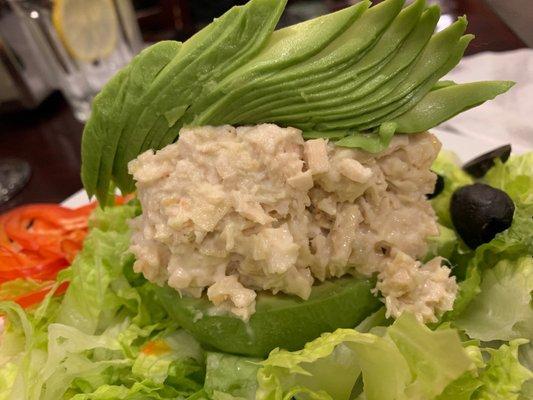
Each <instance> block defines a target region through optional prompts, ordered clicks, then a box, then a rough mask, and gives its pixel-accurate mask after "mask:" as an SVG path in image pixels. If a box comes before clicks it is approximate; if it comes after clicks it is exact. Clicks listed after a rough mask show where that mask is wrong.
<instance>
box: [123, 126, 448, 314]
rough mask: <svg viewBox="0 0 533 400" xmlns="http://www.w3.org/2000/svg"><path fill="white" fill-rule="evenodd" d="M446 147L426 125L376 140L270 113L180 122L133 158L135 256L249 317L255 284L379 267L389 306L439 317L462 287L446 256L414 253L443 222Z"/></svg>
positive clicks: (152, 272) (153, 272) (140, 268)
mask: <svg viewBox="0 0 533 400" xmlns="http://www.w3.org/2000/svg"><path fill="white" fill-rule="evenodd" d="M439 150H440V143H439V141H438V140H437V139H436V138H435V137H434V136H432V135H431V134H429V133H420V134H415V135H397V136H395V137H394V138H393V139H392V142H391V144H390V146H389V147H388V148H387V150H385V151H383V152H381V153H377V154H372V153H368V152H365V151H363V150H358V149H347V148H342V147H338V146H335V145H334V144H332V143H328V142H327V140H324V139H314V140H309V141H304V140H303V138H302V134H301V131H300V130H298V129H295V128H281V127H278V126H276V125H273V124H262V125H256V126H245V127H238V128H234V127H232V126H228V125H226V126H219V127H212V126H204V127H197V128H183V129H182V130H181V132H180V139H179V140H178V141H177V142H176V143H174V144H171V145H168V146H166V147H165V148H163V149H162V150H159V151H157V152H154V151H152V150H149V151H147V152H145V153H143V154H141V155H140V156H139V157H138V158H136V159H135V160H133V161H131V162H130V164H129V170H130V173H131V174H132V175H133V177H134V179H135V181H136V186H137V194H138V198H139V200H140V202H141V205H142V209H143V213H142V214H141V215H140V216H138V217H137V218H135V219H134V220H133V221H132V222H131V227H132V239H131V246H130V250H131V252H132V253H133V254H134V255H135V257H136V261H135V265H134V269H135V270H136V271H137V272H142V273H143V274H144V276H145V277H146V278H147V279H149V280H150V281H152V282H156V283H158V284H160V285H162V284H165V283H166V284H168V285H169V286H170V287H172V288H174V289H175V290H177V291H179V292H180V293H182V294H184V295H187V296H193V297H200V296H201V295H202V294H203V293H204V291H206V293H207V297H208V298H209V300H210V301H211V302H212V303H213V304H214V305H215V306H216V307H217V308H218V309H220V310H225V311H229V312H231V313H233V314H235V315H237V316H239V317H240V318H242V319H245V320H246V319H248V318H249V317H250V316H251V315H252V314H253V313H254V311H255V298H256V292H257V291H261V290H267V291H271V292H272V293H274V294H275V293H278V292H283V293H287V294H291V295H296V296H299V297H301V298H303V299H306V298H308V297H309V294H310V292H311V288H312V286H313V284H314V283H316V282H320V281H324V280H326V279H330V278H335V277H341V276H344V275H347V274H351V275H354V276H365V277H368V276H372V275H377V279H378V281H377V285H376V291H379V292H380V293H381V295H382V296H383V297H384V302H385V304H386V306H387V312H388V315H392V316H395V317H396V316H399V315H400V314H401V313H402V312H403V311H406V310H407V311H410V312H412V313H413V314H414V315H415V316H416V317H417V318H418V319H419V320H420V321H424V322H430V321H436V320H437V316H438V315H441V314H442V313H443V312H445V311H447V310H451V309H452V306H453V301H454V299H455V296H456V293H457V285H456V282H455V278H454V277H451V276H450V270H449V268H447V267H446V266H443V265H441V264H442V260H441V259H440V258H435V259H433V260H431V261H429V262H428V263H427V264H426V265H422V264H421V262H420V261H418V260H420V259H422V258H424V256H425V255H426V253H427V250H428V249H427V243H426V240H427V238H428V237H430V236H436V235H438V234H439V229H438V225H437V223H436V217H435V213H434V211H433V209H432V208H431V205H430V204H429V202H428V201H427V200H426V196H425V195H426V194H427V193H430V192H432V190H433V187H434V184H435V180H436V176H435V174H433V173H432V172H431V171H430V167H431V164H432V162H433V161H434V159H435V158H436V156H437V154H438V152H439Z"/></svg>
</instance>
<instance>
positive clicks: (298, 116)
mask: <svg viewBox="0 0 533 400" xmlns="http://www.w3.org/2000/svg"><path fill="white" fill-rule="evenodd" d="M438 19H439V11H438V8H437V7H431V8H429V9H428V10H426V11H425V12H424V14H423V16H422V17H421V19H420V21H419V23H418V25H417V26H416V27H415V29H414V30H413V31H412V32H411V33H410V34H409V36H408V37H407V40H406V41H405V42H404V43H402V46H401V47H400V49H399V51H398V52H397V53H396V54H395V55H394V57H393V59H392V60H391V61H390V62H389V63H387V65H386V66H385V67H384V68H383V70H381V71H379V73H378V74H376V75H375V76H372V77H371V78H372V79H369V80H367V79H365V78H366V76H363V77H357V75H355V79H353V82H350V83H348V84H346V85H343V86H341V87H338V88H333V89H331V90H327V91H325V92H323V93H320V94H317V95H311V94H309V95H307V94H306V93H305V92H303V93H304V96H305V100H306V102H305V103H300V104H297V105H293V106H290V107H286V108H282V109H279V110H278V109H271V110H270V115H267V116H261V115H257V114H259V113H257V114H256V116H255V117H256V118H260V119H265V120H269V119H272V120H276V121H279V122H280V123H283V124H290V123H293V122H294V121H296V123H298V122H299V121H305V120H306V119H307V118H309V116H310V115H312V116H313V117H315V118H318V117H319V116H320V115H321V114H326V118H327V114H328V112H333V111H332V110H331V108H332V107H339V106H344V105H345V104H350V103H349V102H350V101H352V102H353V101H354V100H357V99H364V101H367V99H369V98H372V97H374V98H382V96H383V95H384V94H388V93H389V92H390V91H391V90H393V88H394V87H395V86H396V85H397V84H399V83H400V82H402V81H403V80H404V79H405V78H406V77H407V76H408V74H409V71H408V70H407V69H408V68H409V67H411V68H412V65H413V63H414V62H415V60H417V57H418V55H419V53H420V52H421V51H422V50H423V49H424V47H425V46H426V43H427V41H428V40H429V39H430V38H431V35H432V33H433V30H434V28H435V26H436V24H437V21H438ZM361 78H362V79H361ZM346 92H348V94H346ZM328 107H329V108H328ZM298 127H300V126H298Z"/></svg>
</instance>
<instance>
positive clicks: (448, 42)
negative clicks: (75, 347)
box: [82, 0, 513, 204]
mask: <svg viewBox="0 0 533 400" xmlns="http://www.w3.org/2000/svg"><path fill="white" fill-rule="evenodd" d="M404 1H405V0H385V1H383V2H381V3H380V4H378V5H376V6H373V7H370V2H369V1H367V0H364V1H361V2H360V3H358V4H356V5H354V6H351V7H348V8H346V9H343V10H341V11H338V12H335V13H332V14H328V15H324V16H321V17H318V18H315V19H312V20H309V21H306V22H303V23H300V24H297V25H293V26H289V27H287V28H283V29H279V30H274V29H275V26H276V24H277V23H278V20H279V18H280V16H281V13H282V12H283V9H284V7H285V4H286V0H251V1H249V2H248V3H247V4H246V5H244V6H240V7H234V8H232V9H231V10H229V11H228V12H227V13H225V14H224V15H223V16H222V17H220V18H218V19H215V20H214V21H213V22H212V23H211V24H210V25H208V26H207V27H205V28H204V29H203V30H201V31H200V32H198V33H197V34H196V35H194V36H193V37H191V38H190V39H189V40H187V41H186V42H184V43H179V42H174V41H164V42H160V43H157V44H155V45H153V46H151V47H149V48H147V49H145V50H144V51H142V52H141V53H140V54H139V55H137V56H136V57H135V58H134V59H133V60H132V62H131V63H130V64H129V65H128V66H126V67H125V68H124V69H122V70H121V71H119V72H118V73H117V74H116V75H115V76H114V77H113V78H112V79H111V80H110V81H109V83H108V84H107V85H106V86H105V87H104V88H103V89H102V91H101V92H100V94H98V96H96V98H95V99H94V102H93V110H92V115H91V118H90V119H89V121H88V122H87V124H86V126H85V130H84V132H83V140H82V180H83V184H84V186H85V189H86V190H87V192H88V193H89V195H91V196H93V195H96V197H97V198H98V200H99V201H100V203H101V204H106V203H107V197H108V195H109V188H110V186H111V185H112V184H115V185H117V186H118V187H119V188H120V189H121V190H122V192H123V193H129V192H132V191H133V190H134V183H133V180H132V177H131V175H129V173H128V168H127V165H128V162H129V161H131V160H132V159H134V158H135V157H137V156H138V155H139V154H141V153H142V152H144V151H146V150H149V149H154V150H157V149H160V148H162V147H164V146H166V145H168V144H170V143H173V142H174V141H176V140H177V138H178V135H179V131H180V129H181V128H182V127H183V126H199V125H223V124H231V125H248V124H257V123H262V122H270V123H276V124H278V125H281V126H293V127H296V128H299V129H301V130H302V131H303V135H304V138H306V139H310V138H319V137H323V138H327V139H329V140H332V141H335V142H336V144H337V145H338V146H344V147H357V148H362V149H365V150H367V151H370V152H379V151H382V150H384V149H385V148H386V147H387V146H388V144H389V142H390V140H391V138H392V136H393V135H394V134H401V133H414V132H421V131H425V130H427V129H430V128H432V127H434V126H436V125H438V124H439V123H441V122H443V121H445V120H447V119H449V118H451V117H453V116H455V115H456V114H458V113H460V112H462V111H464V110H467V109H469V108H472V107H475V106H477V105H480V104H482V103H483V102H485V101H487V100H490V99H493V98H494V97H496V96H497V95H499V94H501V93H504V92H505V91H507V90H508V89H509V88H510V87H511V86H512V85H513V83H512V82H505V81H498V82H493V81H491V82H475V83H467V84H456V83H454V82H449V81H440V79H441V78H442V77H443V76H444V75H446V74H447V73H448V72H449V71H450V70H451V69H453V68H454V67H455V66H456V65H457V63H458V62H459V60H460V59H461V57H462V55H463V53H464V51H465V49H466V47H467V45H468V43H469V42H470V41H471V40H472V38H473V37H472V36H471V35H464V32H465V29H466V25H467V21H466V18H464V17H462V18H459V19H458V20H457V21H456V22H455V23H454V24H452V25H450V26H449V27H448V28H446V29H444V30H443V31H441V32H438V33H435V34H434V31H435V27H436V25H437V22H438V19H439V15H440V11H439V9H438V7H436V6H430V7H427V5H426V3H425V0H416V1H415V2H413V3H412V4H411V5H409V6H408V7H405V8H403V5H404ZM402 8H403V9H402Z"/></svg>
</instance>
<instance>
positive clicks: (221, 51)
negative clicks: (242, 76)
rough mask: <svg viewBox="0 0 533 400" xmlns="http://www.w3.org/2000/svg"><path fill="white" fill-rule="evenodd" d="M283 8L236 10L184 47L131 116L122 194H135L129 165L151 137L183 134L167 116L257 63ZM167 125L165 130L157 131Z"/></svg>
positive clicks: (272, 4) (121, 168)
mask: <svg viewBox="0 0 533 400" xmlns="http://www.w3.org/2000/svg"><path fill="white" fill-rule="evenodd" d="M284 5H285V1H278V0H254V1H251V2H249V3H247V4H246V5H245V6H241V7H234V8H232V9H231V10H229V11H228V12H227V13H226V14H224V15H223V16H222V17H220V18H219V19H217V20H215V21H214V22H213V23H212V24H210V25H208V26H207V27H206V28H205V29H204V30H202V31H200V32H199V33H198V34H196V35H195V36H193V37H192V38H191V39H190V40H188V41H187V42H185V43H184V44H183V46H182V48H181V50H180V52H179V55H178V56H177V57H175V58H174V59H173V60H172V61H171V62H170V63H169V64H168V65H167V66H166V67H165V69H164V71H162V72H161V73H160V74H159V75H158V77H157V78H156V79H155V80H154V81H153V83H152V85H151V86H150V88H148V90H147V91H146V93H145V96H144V98H143V99H142V101H141V102H140V103H142V104H143V105H144V107H142V106H140V107H135V108H132V109H131V110H130V118H129V120H128V121H127V124H126V125H125V126H124V128H123V131H122V134H121V137H120V140H119V143H118V146H117V149H116V154H115V160H114V163H113V177H114V178H115V181H116V183H117V185H118V186H119V187H120V188H121V189H125V190H126V191H131V190H132V189H133V182H132V179H131V176H130V175H129V174H128V171H127V163H128V162H129V161H130V160H131V159H133V158H134V157H136V156H137V155H138V154H139V153H140V151H141V149H142V146H143V144H144V143H146V138H147V136H148V135H150V134H153V135H156V136H159V135H160V136H163V135H164V134H165V133H166V132H167V130H168V129H169V128H172V129H174V130H176V131H179V128H180V124H179V123H178V119H179V118H177V117H176V115H174V117H173V119H175V120H176V121H175V125H174V126H171V127H168V121H167V119H166V117H165V113H168V111H169V110H173V109H174V110H175V109H176V108H177V107H179V106H182V107H183V108H184V109H186V108H188V107H189V106H190V104H191V102H192V101H193V100H194V99H195V98H196V97H197V96H198V95H199V93H200V92H201V91H202V90H203V88H204V86H206V85H208V84H210V83H211V82H212V81H216V80H219V79H222V78H223V77H224V76H225V75H226V74H227V73H229V72H230V71H232V70H234V69H235V68H237V67H238V66H239V65H241V64H243V63H245V62H246V61H248V60H249V59H250V58H251V57H253V56H254V55H255V54H256V53H257V52H258V51H259V50H260V49H261V48H262V47H263V46H264V44H265V43H266V41H267V39H268V38H269V37H270V34H271V33H272V31H273V29H274V27H275V25H276V23H277V21H278V19H279V16H280V15H281V12H282V11H283V8H284ZM176 93H179V96H176ZM167 117H168V114H167ZM163 123H164V124H166V125H167V126H166V129H165V130H163V131H162V132H161V130H153V127H154V126H157V127H161V125H162V124H163ZM151 131H152V132H151ZM153 140H155V139H153ZM165 144H168V143H165Z"/></svg>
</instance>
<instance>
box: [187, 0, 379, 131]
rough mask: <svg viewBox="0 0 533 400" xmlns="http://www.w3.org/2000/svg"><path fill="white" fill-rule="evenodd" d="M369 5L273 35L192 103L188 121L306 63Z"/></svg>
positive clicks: (305, 23)
mask: <svg viewBox="0 0 533 400" xmlns="http://www.w3.org/2000/svg"><path fill="white" fill-rule="evenodd" d="M369 5H370V3H369V2H368V1H363V2H361V3H359V4H357V5H355V6H352V7H347V8H345V9H344V10H341V11H338V12H336V13H332V14H327V15H324V16H321V17H318V18H315V19H312V20H309V21H306V22H302V23H299V24H297V25H294V26H290V27H287V28H283V29H280V30H278V31H275V32H274V33H273V34H272V36H271V38H270V40H269V42H268V43H267V45H266V46H265V48H264V49H263V50H262V51H261V52H260V53H259V54H258V55H257V56H256V57H254V58H253V59H252V60H251V61H250V62H248V63H246V64H245V65H243V66H242V67H241V68H238V69H237V70H236V71H234V72H232V73H231V74H230V75H229V76H228V77H227V78H225V79H224V80H223V81H222V82H220V83H219V84H218V85H217V86H216V87H215V88H214V90H212V91H211V92H210V93H209V94H208V95H207V96H204V97H203V98H201V99H199V100H197V101H196V102H195V104H194V105H193V106H192V107H191V110H190V114H191V116H190V120H195V124H198V123H201V122H198V121H199V117H198V116H197V114H200V113H202V112H205V109H206V108H207V107H208V106H210V105H211V104H213V103H216V102H217V101H218V100H219V99H221V98H223V97H224V96H226V94H227V93H228V90H231V88H239V89H237V90H234V94H233V96H239V95H240V94H244V93H246V92H247V91H249V90H250V88H249V86H250V85H248V84H249V83H250V82H253V84H252V85H251V86H252V87H254V86H257V85H259V84H260V80H261V78H262V77H264V76H266V75H268V74H271V73H272V72H278V71H281V70H282V69H284V68H286V67H289V66H291V65H293V64H297V63H299V62H301V61H305V60H307V59H309V58H310V57H312V56H313V55H314V54H316V53H318V52H320V51H321V50H322V49H323V48H324V47H326V46H327V45H328V44H329V43H330V42H331V41H333V40H334V39H335V38H336V37H338V36H339V35H340V34H341V33H342V32H344V31H345V30H346V29H347V28H348V27H349V26H350V25H352V24H353V22H354V21H355V20H356V19H357V18H359V17H360V15H361V14H362V13H363V12H364V11H365V10H366V9H367V8H368V6H369ZM289 49H290V50H292V51H289ZM228 87H229V88H230V89H228ZM224 108H225V109H226V111H227V108H226V107H224Z"/></svg>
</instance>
